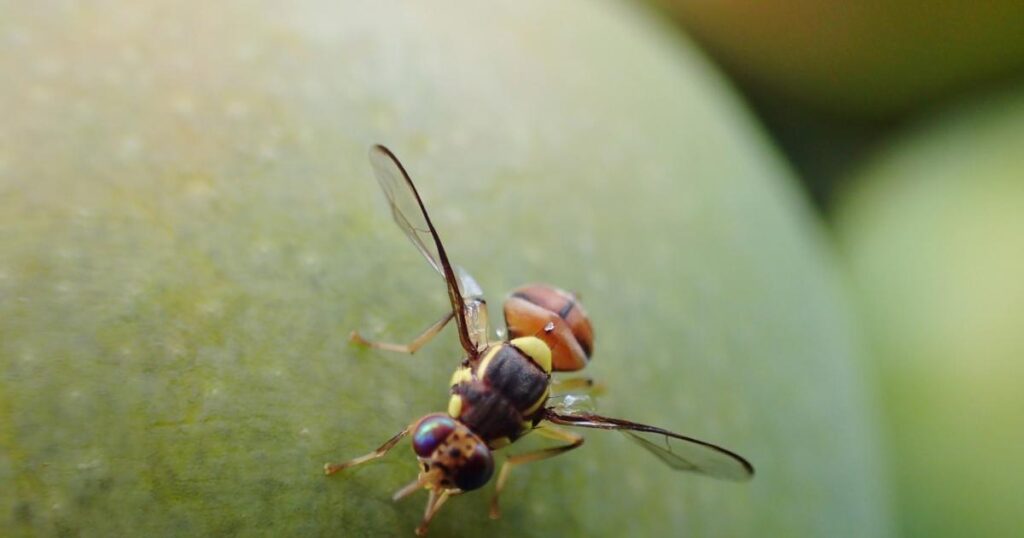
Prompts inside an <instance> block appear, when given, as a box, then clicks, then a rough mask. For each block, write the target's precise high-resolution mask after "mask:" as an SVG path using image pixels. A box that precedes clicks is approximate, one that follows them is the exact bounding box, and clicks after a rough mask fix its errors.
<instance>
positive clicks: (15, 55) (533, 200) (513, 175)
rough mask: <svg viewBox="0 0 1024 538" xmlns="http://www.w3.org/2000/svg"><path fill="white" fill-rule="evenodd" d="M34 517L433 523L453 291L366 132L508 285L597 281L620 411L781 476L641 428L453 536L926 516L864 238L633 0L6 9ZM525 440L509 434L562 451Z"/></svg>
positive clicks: (2, 306) (600, 352)
mask: <svg viewBox="0 0 1024 538" xmlns="http://www.w3.org/2000/svg"><path fill="white" fill-rule="evenodd" d="M0 35H2V36H4V38H3V40H2V41H0V43H2V45H0V46H2V47H3V48H2V49H0V74H3V75H4V77H3V78H4V80H5V81H7V83H5V84H4V86H3V88H2V89H0V92H3V93H2V94H0V104H2V106H3V108H4V110H5V111H6V112H5V118H4V122H3V123H2V124H0V141H2V143H0V148H2V154H0V163H2V166H0V230H2V232H3V233H2V235H0V335H2V337H0V368H2V369H0V483H2V484H3V487H0V534H2V535H5V536H12V535H13V536H18V535H78V536H125V535H138V536H161V535H175V536H197V535H205V536H222V535H229V534H239V535H246V536H254V535H255V536H259V535H265V536H295V535H334V536H346V537H359V536H382V535H383V536H407V535H410V534H411V532H412V530H413V528H414V527H415V526H416V524H417V523H418V522H419V519H420V514H421V512H422V507H423V502H424V501H425V495H424V494H422V493H419V494H417V495H415V496H413V497H412V498H410V499H406V500H404V501H402V502H400V503H394V502H392V501H391V494H392V493H393V492H394V491H396V490H397V489H398V488H399V487H401V486H402V485H404V484H406V483H408V482H409V481H410V480H412V479H413V478H414V477H415V474H416V469H417V465H416V461H415V458H414V457H413V454H412V452H411V450H410V449H409V447H408V445H407V444H406V443H403V444H401V445H399V446H398V447H397V448H396V449H395V451H394V452H393V453H391V454H389V455H388V457H387V458H385V459H383V460H382V461H380V462H378V463H374V464H368V465H366V466H364V467H361V468H357V469H352V470H350V471H347V472H345V473H343V474H342V475H340V476H334V477H330V478H327V477H324V476H323V473H322V466H323V464H324V463H325V462H329V461H341V460H345V459H348V458H352V457H355V456H358V455H361V454H364V453H366V452H368V451H370V450H371V449H373V448H374V447H376V446H378V445H379V444H380V443H382V442H383V441H384V440H385V439H387V438H388V437H390V436H391V435H393V434H394V433H396V432H397V431H399V430H401V429H402V428H403V427H405V426H406V425H407V424H409V423H410V422H412V421H413V420H415V419H417V418H418V417H420V416H422V415H424V414H426V413H428V412H432V411H440V410H443V409H444V408H445V405H446V402H447V398H448V393H447V381H448V378H449V376H450V374H451V372H452V370H453V369H454V368H455V367H456V365H457V364H458V362H459V360H460V348H459V345H458V342H457V338H456V337H455V335H454V333H453V332H452V331H451V329H448V330H446V331H445V332H444V333H442V335H441V337H440V338H438V340H437V341H435V342H433V343H431V344H430V345H429V346H427V347H426V348H424V349H423V350H421V351H420V352H419V353H418V354H417V355H416V356H414V357H412V358H409V357H405V356H396V355H393V354H387V353H381V352H375V351H369V350H363V349H359V348H355V347H353V346H352V345H350V344H349V342H348V334H349V331H351V330H353V329H359V330H360V331H362V332H363V333H364V334H366V335H367V336H369V337H377V338H383V339H390V340H405V339H409V338H411V337H412V336H413V335H415V334H417V332H418V331H419V330H421V329H422V328H424V327H426V325H427V324H429V323H430V322H431V321H433V320H434V319H436V318H437V316H439V315H440V314H441V313H442V312H443V311H444V309H445V308H446V307H447V305H446V297H445V292H444V287H443V283H442V281H441V279H439V278H438V277H437V275H436V274H434V273H433V272H432V271H431V270H430V268H429V267H428V266H427V264H426V262H424V260H422V259H421V258H420V256H419V254H418V253H417V252H416V251H415V249H413V247H412V246H411V245H410V244H409V242H408V240H407V239H406V238H405V237H404V236H403V234H402V233H401V232H400V231H399V230H398V229H397V228H396V227H395V226H394V224H393V223H392V221H391V217H390V215H389V214H388V211H387V209H386V207H385V205H384V203H383V197H382V196H381V194H380V192H379V191H378V187H377V185H376V183H375V181H374V180H373V178H372V174H371V170H370V167H369V164H368V161H367V158H366V152H367V149H368V147H369V146H370V144H372V143H384V144H387V145H388V146H390V147H391V148H392V149H393V150H394V151H395V152H396V153H397V154H398V155H399V156H400V157H401V158H402V160H403V162H404V163H405V165H406V166H407V167H408V168H409V170H410V171H411V173H412V175H413V177H414V178H415V179H416V181H417V184H418V185H419V187H420V190H421V192H422V194H423V197H424V200H425V202H426V204H427V207H429V208H430V210H431V212H432V216H433V218H434V222H435V224H436V225H437V227H438V229H439V231H440V232H441V234H442V237H443V238H444V239H445V241H446V243H447V245H448V251H449V254H450V256H451V257H452V259H454V260H456V261H457V262H459V263H460V264H462V265H464V266H465V267H467V268H468V269H469V270H470V271H471V272H472V273H473V274H474V275H475V276H476V277H477V279H478V280H479V281H480V283H481V284H482V285H483V287H484V289H485V290H488V291H489V293H490V297H491V308H492V313H491V314H492V317H493V318H494V321H495V325H498V324H499V322H500V304H501V299H502V294H503V293H505V290H508V289H511V288H512V287H514V286H516V285H519V284H522V283H525V282H530V281H542V282H551V283H554V284H557V285H560V286H563V287H565V288H567V289H571V290H575V291H577V292H578V293H580V295H581V297H582V300H583V303H584V305H585V306H586V307H587V309H588V310H589V312H590V314H591V317H592V320H593V323H594V326H595V328H596V335H597V336H596V344H597V348H596V354H595V357H594V360H593V362H592V365H591V367H589V368H588V371H587V372H586V373H587V374H589V375H591V376H594V377H596V378H597V379H599V380H602V381H604V382H606V383H607V384H608V386H609V390H608V392H607V394H606V395H605V396H604V397H602V399H601V401H600V407H599V410H600V411H601V412H603V413H605V414H609V415H613V416H620V417H625V418H630V419H633V420H637V421H642V422H648V423H652V424H657V425H662V426H665V427H668V428H671V429H673V430H677V431H680V432H682V433H686V434H689V435H693V436H697V437H700V438H705V439H708V440H710V441H714V442H718V443H721V444H723V445H725V446H728V447H730V448H732V449H734V450H736V451H738V452H740V453H742V454H744V455H745V456H747V457H748V458H750V459H751V460H752V461H753V462H754V464H755V465H756V466H757V468H758V475H757V477H756V478H755V479H754V480H753V481H752V482H750V483H748V484H733V483H727V482H721V481H715V480H710V479H706V478H702V477H700V476H696V475H692V474H683V473H674V472H667V469H666V468H665V467H664V466H662V464H661V463H660V462H658V461H657V460H655V459H654V458H652V457H650V456H649V455H648V454H647V453H645V452H644V451H642V450H640V449H639V448H637V447H635V446H634V445H633V444H631V443H630V442H629V441H628V439H626V438H624V437H622V436H619V435H616V434H614V433H608V432H596V431H595V432H589V431H588V432H586V436H587V442H586V444H585V445H584V446H583V447H582V448H581V449H579V450H578V451H575V452H574V453H571V454H569V455H565V456H561V457H559V458H557V459H554V460H550V461H546V462H542V463H537V464H534V465H530V466H527V467H524V468H521V469H516V471H515V472H514V473H513V474H512V476H511V480H510V482H509V486H508V488H507V490H506V491H507V493H506V494H505V496H504V497H503V517H502V518H501V519H500V520H498V521H491V520H489V519H488V518H487V513H486V508H487V501H488V498H489V494H490V491H491V487H492V486H488V487H487V488H485V489H483V490H482V491H480V492H475V493H471V494H467V495H464V496H462V497H459V498H455V499H453V500H451V501H450V502H449V503H448V505H447V506H445V507H444V509H443V510H442V511H441V512H440V514H439V515H438V517H437V519H436V520H435V522H434V525H433V526H432V532H433V533H434V534H435V535H437V536H478V535H480V533H488V534H489V535H494V536H519V537H522V536H527V537H529V536H623V535H640V536H669V535H687V536H699V535H708V536H765V535H775V536H781V535H787V536H822V535H829V536H868V535H883V534H885V533H886V532H887V530H888V528H889V519H888V510H887V505H886V503H885V497H886V495H885V494H886V489H885V487H886V486H885V482H884V479H883V475H882V469H881V465H880V464H879V461H880V460H879V457H878V453H877V438H876V432H875V430H874V428H875V425H874V423H873V422H872V420H871V416H872V415H871V406H870V398H869V396H868V394H867V393H866V390H865V386H864V382H863V380H862V379H861V376H860V373H859V371H858V370H857V367H856V364H857V362H858V357H857V354H858V352H859V351H858V344H857V340H856V338H855V335H854V333H853V331H852V330H851V324H850V321H849V317H848V315H847V314H848V312H847V305H846V302H845V300H844V298H843V295H842V292H841V288H840V286H839V284H838V280H837V278H836V269H835V263H834V259H833V257H832V254H831V253H830V252H829V250H828V248H827V247H826V244H825V242H824V240H823V236H822V233H821V231H820V229H819V223H818V222H817V221H816V220H815V219H814V218H813V216H812V215H811V213H810V211H809V209H808V207H807V204H806V202H805V201H804V200H803V199H802V198H801V196H800V195H799V194H798V193H797V192H796V189H795V187H794V182H793V178H792V177H791V175H790V174H789V172H788V171H787V169H786V167H785V166H784V165H783V164H782V162H781V161H780V159H779V158H778V156H777V155H776V154H775V153H774V152H773V151H772V150H771V149H770V148H769V146H768V144H767V143H766V142H765V140H764V138H763V136H762V135H761V133H760V132H759V131H758V128H757V126H756V125H754V124H753V123H752V121H751V119H750V117H749V116H748V114H747V113H746V112H745V111H743V110H742V108H741V107H740V106H739V105H738V104H737V100H736V98H735V97H734V95H733V93H732V91H731V90H730V89H729V88H728V86H727V85H726V84H724V83H723V81H722V79H721V78H720V77H719V75H718V74H717V73H716V72H715V70H714V69H712V68H711V67H709V66H708V64H707V63H706V62H705V61H704V60H703V58H701V57H700V56H699V55H698V54H696V53H695V52H694V49H693V48H692V47H691V46H690V45H689V44H688V43H686V42H684V41H682V40H681V39H679V38H678V36H675V35H673V34H672V33H671V31H670V30H668V29H667V28H666V26H664V25H662V24H661V23H660V22H658V21H655V20H653V19H650V18H649V17H648V16H646V15H644V14H642V13H640V12H638V11H636V8H634V7H630V6H626V5H620V4H615V3H594V2H586V1H577V2H569V3H565V4H560V5H558V6H551V5H549V4H548V3H546V2H540V1H530V2H517V3H515V5H514V6H513V5H508V6H503V7H495V6H488V7H482V6H478V5H477V4H476V3H474V2H454V3H451V4H446V5H444V6H443V7H439V6H435V5H430V6H427V5H426V4H425V3H404V4H400V5H399V4H384V3H375V4H374V5H373V6H372V7H371V6H369V5H362V4H359V5H357V4H355V3H344V2H299V3H291V4H289V6H288V7H287V8H285V7H283V6H276V7H275V6H253V5H251V4H250V3H243V2H237V3H236V2H216V3H198V2H197V3H195V4H194V5H192V6H188V5H183V4H182V3H181V2H165V3H152V2H145V3H143V2H125V3H111V4H110V5H103V6H93V5H90V4H82V5H65V4H60V5H55V6H52V7H51V8H50V9H39V8H38V7H36V6H35V4H29V3H17V4H14V5H12V6H9V7H8V8H7V9H6V10H5V16H4V17H3V18H2V19H0ZM542 444H543V443H542V442H541V441H535V440H529V439H527V440H524V441H523V442H522V443H517V444H516V445H515V446H513V447H511V448H509V449H507V451H503V452H502V453H499V461H500V459H501V458H503V457H504V454H506V453H508V452H516V451H523V450H528V449H530V448H531V447H533V448H536V447H538V446H541V445H542Z"/></svg>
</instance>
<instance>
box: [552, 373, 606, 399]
mask: <svg viewBox="0 0 1024 538" xmlns="http://www.w3.org/2000/svg"><path fill="white" fill-rule="evenodd" d="M606 389H607V386H606V385H605V384H604V383H598V382H597V381H594V379H593V378H591V377H572V378H569V379H558V380H553V381H552V382H551V392H552V393H554V394H567V393H584V394H590V395H593V396H599V395H601V394H604V392H605V390H606Z"/></svg>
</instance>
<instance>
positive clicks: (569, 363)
mask: <svg viewBox="0 0 1024 538" xmlns="http://www.w3.org/2000/svg"><path fill="white" fill-rule="evenodd" d="M549 324H550V330H545V328H546V327H548V326H549ZM505 325H506V326H507V327H508V334H509V338H518V337H520V336H536V337H537V338H540V339H541V340H544V342H545V343H546V344H547V345H548V347H549V348H551V366H552V369H553V370H555V371H559V372H566V371H572V370H579V369H581V368H583V367H584V366H586V365H587V363H588V362H589V361H590V354H591V352H592V351H593V347H594V330H593V328H592V327H591V325H590V318H589V317H587V313H586V311H585V310H583V307H582V306H580V304H579V303H578V302H576V298H575V297H574V296H573V295H572V294H570V293H568V292H566V291H564V290H561V289H559V288H556V287H554V286H548V285H547V284H529V285H526V286H523V287H521V288H518V289H516V290H513V291H512V293H511V294H510V295H509V297H508V299H506V300H505Z"/></svg>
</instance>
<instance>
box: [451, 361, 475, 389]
mask: <svg viewBox="0 0 1024 538" xmlns="http://www.w3.org/2000/svg"><path fill="white" fill-rule="evenodd" d="M472 380H473V372H472V371H471V370H470V369H469V368H468V367H466V366H460V367H458V368H456V369H455V371H454V372H452V380H451V382H450V383H449V384H448V386H450V387H454V386H455V385H458V384H459V383H462V382H464V381H472Z"/></svg>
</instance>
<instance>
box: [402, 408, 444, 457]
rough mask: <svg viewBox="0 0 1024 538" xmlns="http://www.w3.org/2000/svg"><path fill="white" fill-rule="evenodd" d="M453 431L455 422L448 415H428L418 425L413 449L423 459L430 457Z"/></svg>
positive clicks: (413, 439) (413, 438)
mask: <svg viewBox="0 0 1024 538" xmlns="http://www.w3.org/2000/svg"><path fill="white" fill-rule="evenodd" d="M453 431H455V420H454V419H452V418H451V417H449V416H448V415H442V414H440V413H438V414H435V415H427V416H425V417H423V419H421V420H420V423H419V424H417V425H416V432H415V433H413V435H412V449H413V450H414V451H415V452H416V454H417V455H419V456H420V457H421V458H426V457H429V456H430V455H431V454H433V453H434V450H435V449H437V447H438V446H439V445H440V444H441V443H443V442H444V441H445V439H447V438H448V436H449V435H450V434H451V433H452V432H453Z"/></svg>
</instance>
